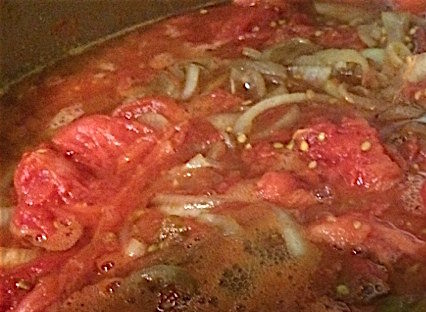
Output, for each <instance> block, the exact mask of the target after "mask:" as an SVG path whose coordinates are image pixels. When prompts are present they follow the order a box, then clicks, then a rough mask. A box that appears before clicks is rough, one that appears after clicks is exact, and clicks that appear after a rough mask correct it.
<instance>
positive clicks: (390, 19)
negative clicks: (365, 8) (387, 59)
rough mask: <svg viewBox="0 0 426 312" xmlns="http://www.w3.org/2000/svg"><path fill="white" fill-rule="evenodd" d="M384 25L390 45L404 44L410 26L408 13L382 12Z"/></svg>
mask: <svg viewBox="0 0 426 312" xmlns="http://www.w3.org/2000/svg"><path fill="white" fill-rule="evenodd" d="M382 23H383V26H384V27H385V29H386V34H387V38H388V43H391V42H404V38H405V34H406V33H407V31H408V27H409V24H410V19H409V15H408V14H407V13H402V12H398V13H397V12H382Z"/></svg>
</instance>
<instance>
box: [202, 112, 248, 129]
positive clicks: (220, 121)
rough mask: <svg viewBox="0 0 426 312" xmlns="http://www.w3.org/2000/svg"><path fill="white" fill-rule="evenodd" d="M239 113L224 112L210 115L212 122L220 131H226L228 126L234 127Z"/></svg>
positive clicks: (209, 118)
mask: <svg viewBox="0 0 426 312" xmlns="http://www.w3.org/2000/svg"><path fill="white" fill-rule="evenodd" d="M240 116H241V114H239V113H222V114H216V115H212V116H209V117H208V120H209V121H210V123H211V124H212V125H213V126H214V127H215V128H216V129H217V130H219V131H226V129H227V128H228V127H232V126H233V125H234V124H235V121H236V120H237V119H238V117H240Z"/></svg>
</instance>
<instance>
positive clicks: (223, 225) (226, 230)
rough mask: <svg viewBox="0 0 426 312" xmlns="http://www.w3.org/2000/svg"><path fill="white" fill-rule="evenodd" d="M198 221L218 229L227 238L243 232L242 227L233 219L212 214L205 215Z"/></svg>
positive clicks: (198, 218)
mask: <svg viewBox="0 0 426 312" xmlns="http://www.w3.org/2000/svg"><path fill="white" fill-rule="evenodd" d="M197 220H199V221H201V222H203V223H207V224H210V225H213V226H216V227H218V228H219V229H221V230H222V231H223V234H224V235H225V236H228V235H236V234H239V233H241V232H242V228H241V226H240V225H239V224H238V223H237V221H235V220H234V219H233V218H231V217H229V216H223V215H218V214H212V213H203V214H201V215H200V216H198V217H197Z"/></svg>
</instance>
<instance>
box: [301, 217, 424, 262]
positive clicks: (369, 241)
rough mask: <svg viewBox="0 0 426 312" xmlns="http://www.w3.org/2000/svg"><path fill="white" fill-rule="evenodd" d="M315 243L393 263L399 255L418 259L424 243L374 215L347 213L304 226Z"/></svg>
mask: <svg viewBox="0 0 426 312" xmlns="http://www.w3.org/2000/svg"><path fill="white" fill-rule="evenodd" d="M308 233H309V234H308V235H309V237H310V238H311V240H313V241H316V242H326V243H327V244H329V245H331V246H335V247H337V248H339V249H347V248H357V249H361V250H365V251H369V252H371V253H373V254H374V255H375V256H376V257H377V258H378V259H379V260H380V261H381V262H383V263H389V262H394V261H396V260H397V259H398V258H399V257H400V256H401V255H403V254H405V255H409V256H411V257H414V258H418V257H422V252H420V251H421V250H423V252H424V248H425V242H424V241H421V240H419V239H418V238H416V237H415V236H413V235H411V234H410V233H408V232H406V231H403V230H401V229H399V228H397V227H395V226H394V225H393V224H391V223H387V222H384V221H381V220H379V219H377V218H375V217H374V216H369V215H364V214H361V213H348V214H345V215H342V216H339V217H333V216H329V217H328V218H325V219H322V220H319V221H316V222H314V223H312V224H311V225H310V226H309V227H308Z"/></svg>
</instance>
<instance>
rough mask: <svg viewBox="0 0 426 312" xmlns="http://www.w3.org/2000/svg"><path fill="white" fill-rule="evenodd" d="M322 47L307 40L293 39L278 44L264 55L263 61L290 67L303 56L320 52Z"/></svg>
mask: <svg viewBox="0 0 426 312" xmlns="http://www.w3.org/2000/svg"><path fill="white" fill-rule="evenodd" d="M320 49H321V47H320V46H319V45H316V44H314V43H312V42H311V41H309V40H308V39H305V38H298V37H296V38H292V39H289V40H286V41H284V42H280V43H277V44H275V45H273V46H271V47H270V48H268V49H266V50H265V51H263V53H262V59H264V60H268V61H272V62H277V63H280V64H283V65H289V64H291V63H292V62H293V60H294V59H295V58H297V57H299V56H301V55H307V54H311V53H314V52H316V51H318V50H320Z"/></svg>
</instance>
